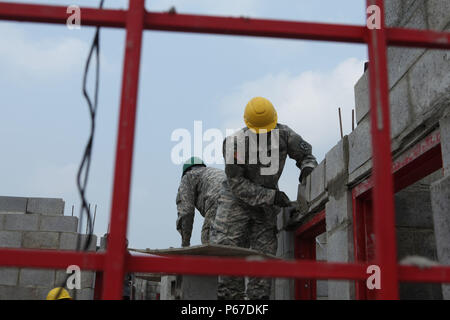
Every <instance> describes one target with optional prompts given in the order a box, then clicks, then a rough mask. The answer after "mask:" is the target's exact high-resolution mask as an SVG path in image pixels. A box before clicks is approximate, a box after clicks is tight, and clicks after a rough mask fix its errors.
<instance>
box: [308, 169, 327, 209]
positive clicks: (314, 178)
mask: <svg viewBox="0 0 450 320" xmlns="http://www.w3.org/2000/svg"><path fill="white" fill-rule="evenodd" d="M325 166H326V163H325V160H323V161H322V162H321V163H320V164H319V165H318V166H317V167H316V168H314V171H313V172H312V173H311V201H312V200H314V199H316V198H318V197H319V196H320V195H321V194H322V193H324V192H325Z"/></svg>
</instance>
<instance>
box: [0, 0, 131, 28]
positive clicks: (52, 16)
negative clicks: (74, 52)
mask: <svg viewBox="0 0 450 320" xmlns="http://www.w3.org/2000/svg"><path fill="white" fill-rule="evenodd" d="M70 15H71V14H68V13H67V7H63V6H50V5H37V4H19V3H5V2H0V20H10V21H21V22H42V23H57V24H66V22H67V18H69V16H70ZM125 19H126V11H124V10H109V9H102V10H100V9H95V8H81V25H82V26H103V27H112V28H124V27H125Z"/></svg>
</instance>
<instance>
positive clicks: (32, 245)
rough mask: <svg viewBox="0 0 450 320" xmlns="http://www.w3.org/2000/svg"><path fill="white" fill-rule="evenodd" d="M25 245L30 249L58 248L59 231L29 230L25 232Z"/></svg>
mask: <svg viewBox="0 0 450 320" xmlns="http://www.w3.org/2000/svg"><path fill="white" fill-rule="evenodd" d="M23 247H24V248H29V249H58V247H59V234H58V232H43V231H29V232H24V234H23Z"/></svg>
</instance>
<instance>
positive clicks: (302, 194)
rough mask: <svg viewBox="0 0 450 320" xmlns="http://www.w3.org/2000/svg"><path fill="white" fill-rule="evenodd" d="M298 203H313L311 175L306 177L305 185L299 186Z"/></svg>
mask: <svg viewBox="0 0 450 320" xmlns="http://www.w3.org/2000/svg"><path fill="white" fill-rule="evenodd" d="M297 201H298V202H299V203H300V202H304V201H306V202H307V203H309V202H310V201H311V175H309V176H308V177H306V181H305V182H304V183H300V184H299V185H298V192H297Z"/></svg>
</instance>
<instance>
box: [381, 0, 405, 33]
mask: <svg viewBox="0 0 450 320" xmlns="http://www.w3.org/2000/svg"><path fill="white" fill-rule="evenodd" d="M384 12H385V20H386V26H388V27H393V26H397V25H398V23H399V21H400V18H401V16H402V0H386V1H385V4H384Z"/></svg>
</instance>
